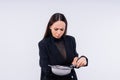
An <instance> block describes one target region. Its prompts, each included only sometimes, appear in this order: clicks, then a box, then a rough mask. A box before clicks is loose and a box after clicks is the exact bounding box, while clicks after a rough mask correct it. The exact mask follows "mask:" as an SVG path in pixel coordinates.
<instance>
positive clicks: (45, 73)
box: [38, 42, 50, 80]
mask: <svg viewBox="0 0 120 80" xmlns="http://www.w3.org/2000/svg"><path fill="white" fill-rule="evenodd" d="M38 47H39V56H40V59H39V65H40V66H41V80H49V78H48V77H49V74H50V67H48V64H49V58H48V50H47V47H46V44H44V43H42V42H40V43H39V44H38Z"/></svg>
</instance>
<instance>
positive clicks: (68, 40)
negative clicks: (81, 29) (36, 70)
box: [38, 35, 78, 80]
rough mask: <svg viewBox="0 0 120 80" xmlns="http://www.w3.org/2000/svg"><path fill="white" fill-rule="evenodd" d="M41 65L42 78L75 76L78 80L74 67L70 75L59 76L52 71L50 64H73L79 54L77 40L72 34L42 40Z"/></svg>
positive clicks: (49, 79)
mask: <svg viewBox="0 0 120 80" xmlns="http://www.w3.org/2000/svg"><path fill="white" fill-rule="evenodd" d="M38 46H39V55H40V61H39V62H40V66H41V80H54V79H55V80H59V79H60V80H68V78H67V77H69V78H74V80H77V77H76V73H75V71H74V69H73V70H72V71H71V73H70V74H69V75H66V76H62V77H61V76H57V75H54V74H53V73H52V71H51V68H50V67H49V66H48V65H67V66H69V65H71V63H72V61H73V59H74V57H76V56H78V54H77V52H76V42H75V39H74V37H72V36H68V35H66V36H64V37H62V38H60V39H56V38H53V37H52V36H51V37H48V38H45V39H43V40H41V41H40V42H39V44H38Z"/></svg>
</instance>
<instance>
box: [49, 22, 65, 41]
mask: <svg viewBox="0 0 120 80" xmlns="http://www.w3.org/2000/svg"><path fill="white" fill-rule="evenodd" d="M65 26H66V24H65V22H63V21H56V22H55V23H53V25H52V26H50V29H51V33H52V36H53V37H55V38H57V39H59V38H61V37H62V35H63V34H64V32H65Z"/></svg>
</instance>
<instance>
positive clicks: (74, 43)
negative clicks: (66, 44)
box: [72, 37, 78, 57]
mask: <svg viewBox="0 0 120 80" xmlns="http://www.w3.org/2000/svg"><path fill="white" fill-rule="evenodd" d="M72 42H73V49H74V54H75V56H74V57H78V53H77V51H76V41H75V38H74V37H72Z"/></svg>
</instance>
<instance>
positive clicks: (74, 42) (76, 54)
mask: <svg viewBox="0 0 120 80" xmlns="http://www.w3.org/2000/svg"><path fill="white" fill-rule="evenodd" d="M72 41H73V44H74V52H75V57H76V56H77V57H78V53H77V51H76V41H75V38H74V37H73V39H72ZM81 57H84V58H86V61H87V64H86V65H85V66H88V58H87V57H86V56H84V55H82V56H80V57H79V58H81Z"/></svg>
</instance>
